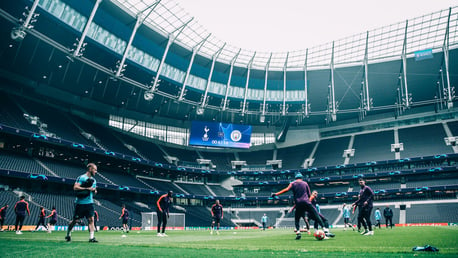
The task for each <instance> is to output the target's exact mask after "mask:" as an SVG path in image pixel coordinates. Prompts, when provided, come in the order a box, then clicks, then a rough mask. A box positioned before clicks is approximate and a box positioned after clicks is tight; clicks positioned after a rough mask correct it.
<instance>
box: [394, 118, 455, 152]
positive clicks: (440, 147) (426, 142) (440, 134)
mask: <svg viewBox="0 0 458 258" xmlns="http://www.w3.org/2000/svg"><path fill="white" fill-rule="evenodd" d="M445 137H447V135H446V134H445V131H444V127H443V126H442V124H432V125H425V126H416V127H409V128H405V129H399V142H402V143H403V144H404V151H401V158H411V157H415V156H432V155H436V154H446V153H453V150H452V148H451V147H450V146H446V145H445V142H444V138H445ZM419 139H421V140H419Z"/></svg>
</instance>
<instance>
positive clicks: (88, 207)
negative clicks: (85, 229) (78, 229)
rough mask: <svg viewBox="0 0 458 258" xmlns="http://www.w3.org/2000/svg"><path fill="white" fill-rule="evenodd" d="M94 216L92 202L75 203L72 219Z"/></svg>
mask: <svg viewBox="0 0 458 258" xmlns="http://www.w3.org/2000/svg"><path fill="white" fill-rule="evenodd" d="M92 217H94V204H93V203H89V204H76V205H75V213H74V214H73V219H82V218H86V219H89V218H92Z"/></svg>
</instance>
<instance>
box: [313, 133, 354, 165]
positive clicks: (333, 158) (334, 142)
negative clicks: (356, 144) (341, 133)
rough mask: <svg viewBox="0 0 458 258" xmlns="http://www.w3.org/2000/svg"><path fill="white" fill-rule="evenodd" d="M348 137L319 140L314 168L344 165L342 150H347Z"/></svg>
mask: <svg viewBox="0 0 458 258" xmlns="http://www.w3.org/2000/svg"><path fill="white" fill-rule="evenodd" d="M349 141H350V137H339V138H332V139H326V140H321V141H320V143H319V145H318V148H317V150H316V153H315V156H314V158H315V161H314V162H313V166H314V167H324V166H329V165H340V164H343V163H344V158H343V157H342V155H343V152H344V150H346V149H347V148H348V143H349Z"/></svg>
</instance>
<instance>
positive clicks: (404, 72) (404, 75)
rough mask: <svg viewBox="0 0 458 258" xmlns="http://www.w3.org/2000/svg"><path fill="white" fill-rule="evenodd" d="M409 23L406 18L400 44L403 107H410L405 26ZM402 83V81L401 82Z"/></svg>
mask: <svg viewBox="0 0 458 258" xmlns="http://www.w3.org/2000/svg"><path fill="white" fill-rule="evenodd" d="M408 25H409V20H406V29H405V32H404V44H403V46H402V56H401V57H402V79H403V82H404V99H403V102H404V106H405V108H409V107H410V94H409V88H408V87H407V56H406V55H407V28H408ZM401 84H402V83H401Z"/></svg>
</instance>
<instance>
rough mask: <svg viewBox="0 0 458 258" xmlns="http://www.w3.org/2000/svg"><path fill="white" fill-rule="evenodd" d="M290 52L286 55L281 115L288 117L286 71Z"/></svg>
mask: <svg viewBox="0 0 458 258" xmlns="http://www.w3.org/2000/svg"><path fill="white" fill-rule="evenodd" d="M288 57H289V52H288V53H287V54H286V60H285V65H284V66H283V108H282V111H281V114H282V115H283V116H284V115H286V111H287V109H288V107H287V106H286V69H287V67H288Z"/></svg>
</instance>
